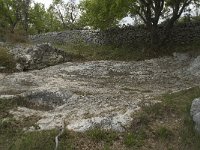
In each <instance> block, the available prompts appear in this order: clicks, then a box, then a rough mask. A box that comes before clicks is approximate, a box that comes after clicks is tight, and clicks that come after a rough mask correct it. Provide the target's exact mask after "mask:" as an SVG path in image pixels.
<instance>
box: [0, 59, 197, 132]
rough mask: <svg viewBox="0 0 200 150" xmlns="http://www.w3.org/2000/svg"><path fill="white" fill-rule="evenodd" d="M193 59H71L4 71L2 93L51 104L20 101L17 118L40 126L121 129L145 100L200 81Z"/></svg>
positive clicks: (0, 93) (80, 129)
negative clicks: (38, 107) (31, 68)
mask: <svg viewBox="0 0 200 150" xmlns="http://www.w3.org/2000/svg"><path fill="white" fill-rule="evenodd" d="M191 63H192V59H189V58H187V59H186V60H185V61H184V60H182V59H181V60H180V59H177V58H176V57H163V58H158V59H151V60H146V61H139V62H135V61H132V62H124V61H90V62H73V63H72V62H67V63H64V64H59V65H56V66H51V67H48V68H45V69H41V70H34V71H29V72H21V73H13V74H8V75H0V95H1V96H4V97H5V96H6V95H7V96H8V97H12V96H13V97H16V96H18V97H22V98H26V99H27V100H28V101H31V102H34V103H39V104H44V105H48V106H52V109H51V110H33V109H30V108H25V107H19V108H18V109H15V110H11V113H12V114H13V115H14V116H15V117H16V118H18V119H20V118H23V117H28V116H32V115H35V116H38V117H39V118H41V119H40V120H39V121H38V122H37V125H38V126H39V128H40V129H41V130H48V129H53V128H56V127H60V126H62V125H63V122H64V123H65V125H66V127H67V128H68V129H70V130H74V131H85V130H87V129H89V128H91V127H94V126H101V127H102V128H106V129H110V128H112V129H115V130H119V131H122V130H123V129H124V128H125V127H126V126H128V125H129V124H130V122H131V120H132V114H133V113H134V112H135V111H137V110H138V109H140V107H139V106H140V104H141V103H143V102H145V103H146V102H147V103H151V102H154V100H155V97H156V96H159V95H161V94H164V93H166V92H176V91H179V90H183V89H186V88H190V87H194V86H198V85H199V83H200V82H199V81H200V77H198V76H194V75H192V74H191V73H190V72H188V71H187V70H188V68H189V66H190V64H191Z"/></svg>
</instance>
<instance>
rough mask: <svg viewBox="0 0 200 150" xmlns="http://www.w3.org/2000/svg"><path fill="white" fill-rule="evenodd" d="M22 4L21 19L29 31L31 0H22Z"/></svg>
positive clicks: (25, 28)
mask: <svg viewBox="0 0 200 150" xmlns="http://www.w3.org/2000/svg"><path fill="white" fill-rule="evenodd" d="M21 3H22V4H21V5H22V11H21V21H22V24H23V27H24V30H25V31H26V32H28V28H29V20H30V19H29V11H30V5H31V0H22V1H21Z"/></svg>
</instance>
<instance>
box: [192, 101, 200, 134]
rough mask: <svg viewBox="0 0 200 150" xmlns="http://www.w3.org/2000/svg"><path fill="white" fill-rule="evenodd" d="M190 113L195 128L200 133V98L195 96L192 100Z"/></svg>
mask: <svg viewBox="0 0 200 150" xmlns="http://www.w3.org/2000/svg"><path fill="white" fill-rule="evenodd" d="M190 114H191V116H192V117H193V121H194V122H195V128H196V130H197V131H198V132H199V133H200V98H196V99H194V100H193V102H192V106H191V109H190Z"/></svg>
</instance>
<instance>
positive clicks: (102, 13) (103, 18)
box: [80, 0, 129, 29]
mask: <svg viewBox="0 0 200 150" xmlns="http://www.w3.org/2000/svg"><path fill="white" fill-rule="evenodd" d="M127 2H128V0H127V1H126V0H109V1H108V0H84V1H81V3H80V9H81V12H82V15H81V18H80V20H81V22H83V23H82V24H85V25H86V26H92V27H94V29H98V28H100V29H107V28H109V27H113V26H116V24H117V23H118V21H119V20H120V19H122V18H123V17H124V16H126V15H127V12H128V5H129V3H127Z"/></svg>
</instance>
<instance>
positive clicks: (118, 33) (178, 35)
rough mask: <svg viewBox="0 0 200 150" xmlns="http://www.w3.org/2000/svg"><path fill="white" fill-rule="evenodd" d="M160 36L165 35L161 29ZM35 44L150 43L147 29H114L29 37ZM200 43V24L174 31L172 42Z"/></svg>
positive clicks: (73, 31)
mask: <svg viewBox="0 0 200 150" xmlns="http://www.w3.org/2000/svg"><path fill="white" fill-rule="evenodd" d="M159 34H160V35H162V34H163V28H162V27H160V30H159ZM29 38H30V40H31V41H32V42H33V43H44V42H49V43H60V44H67V43H73V44H77V43H87V44H98V45H118V46H121V45H132V44H138V43H148V42H149V41H150V37H149V33H148V31H147V29H146V28H145V27H142V26H141V27H124V28H114V29H109V30H106V31H99V30H70V31H63V32H51V33H46V34H39V35H32V36H30V37H29ZM196 40H199V41H200V22H197V23H186V24H179V25H176V26H175V27H174V28H173V30H172V35H171V38H170V39H169V41H170V42H173V43H179V44H184V43H189V42H192V41H196Z"/></svg>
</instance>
